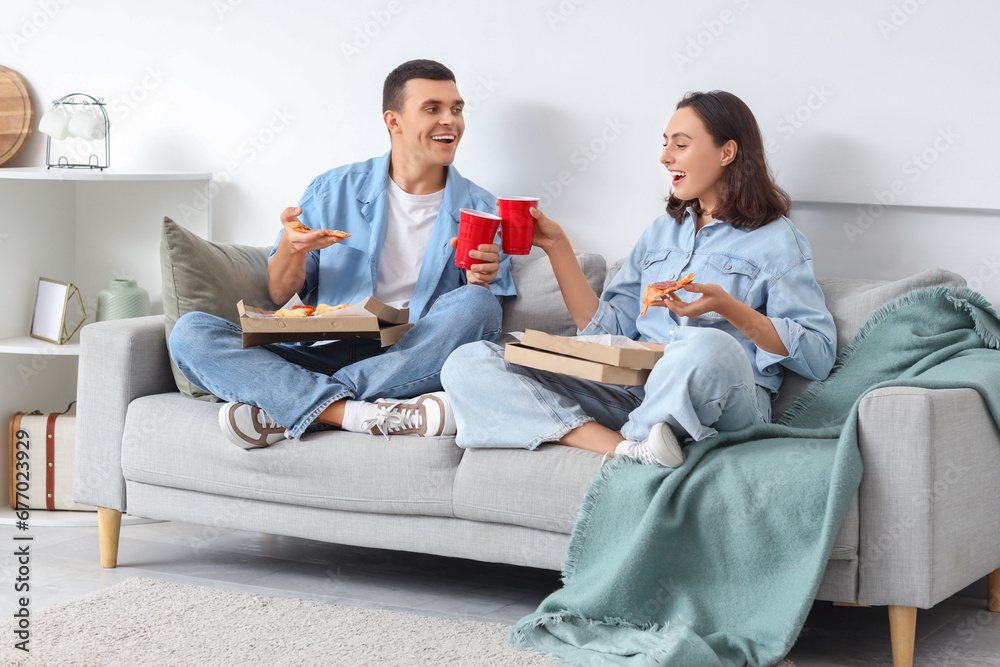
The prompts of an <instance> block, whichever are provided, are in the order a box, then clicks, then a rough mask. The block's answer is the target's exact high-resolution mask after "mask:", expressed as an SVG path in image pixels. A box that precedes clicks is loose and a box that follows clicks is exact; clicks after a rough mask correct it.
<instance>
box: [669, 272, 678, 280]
mask: <svg viewBox="0 0 1000 667" xmlns="http://www.w3.org/2000/svg"><path fill="white" fill-rule="evenodd" d="M675 275H676V274H673V273H671V274H670V275H669V276H667V277H668V278H670V280H673V279H674V276H675Z"/></svg>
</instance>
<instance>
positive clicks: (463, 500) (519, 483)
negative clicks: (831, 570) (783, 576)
mask: <svg viewBox="0 0 1000 667" xmlns="http://www.w3.org/2000/svg"><path fill="white" fill-rule="evenodd" d="M601 458H602V457H600V456H598V455H597V454H593V453H591V452H586V451H583V450H581V449H575V448H573V447H564V446H562V445H542V446H541V447H539V448H538V449H536V450H535V451H533V452H530V451H527V450H521V449H500V448H497V449H488V448H484V449H469V450H466V452H465V455H464V456H463V457H462V462H461V464H459V466H458V474H457V475H456V477H455V491H454V503H453V504H454V507H455V516H456V517H459V518H461V519H470V520H473V521H489V522H491V523H507V524H514V525H517V526H524V527H526V528H538V529H540V530H549V531H553V532H557V533H566V534H567V535H569V534H572V533H573V526H574V525H576V517H577V514H578V513H579V510H580V502H581V501H582V500H583V496H584V495H585V494H586V492H587V489H588V487H589V486H590V481H591V479H592V478H593V476H594V475H595V474H596V473H597V471H598V470H600V468H601ZM858 526H859V515H858V497H857V495H855V497H854V500H853V501H852V502H851V505H850V507H849V508H848V510H847V515H846V516H845V517H844V523H843V524H842V525H841V527H840V531H839V532H838V533H837V537H836V539H835V540H834V546H833V550H832V552H831V553H830V560H845V561H856V560H857V558H858V533H859V531H858ZM524 548H525V549H530V548H531V545H524Z"/></svg>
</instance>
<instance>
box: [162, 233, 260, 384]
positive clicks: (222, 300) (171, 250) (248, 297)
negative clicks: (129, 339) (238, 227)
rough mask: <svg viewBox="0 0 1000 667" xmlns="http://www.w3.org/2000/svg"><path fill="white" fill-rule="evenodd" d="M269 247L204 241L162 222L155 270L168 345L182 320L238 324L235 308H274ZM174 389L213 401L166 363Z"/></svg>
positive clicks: (176, 369)
mask: <svg viewBox="0 0 1000 667" xmlns="http://www.w3.org/2000/svg"><path fill="white" fill-rule="evenodd" d="M270 252H271V248H270V247H264V248H255V247H252V246H243V245H230V244H226V243H213V242H211V241H206V240H205V239H203V238H201V237H200V236H198V235H197V234H194V233H192V232H189V231H188V230H186V229H184V228H183V227H181V226H180V225H178V224H177V223H176V222H174V221H173V220H171V219H170V218H164V219H163V232H162V234H161V236H160V270H161V271H162V273H163V321H164V325H165V328H166V336H167V340H168V341H169V339H170V332H171V331H173V328H174V324H176V323H177V320H178V319H180V317H181V315H184V314H186V313H191V312H195V311H201V312H203V313H211V314H212V315H218V316H219V317H222V318H225V319H227V320H229V321H230V322H234V323H239V313H238V312H237V310H236V304H237V302H239V300H240V299H243V302H244V303H246V304H247V305H249V306H256V307H258V308H268V309H272V310H273V309H275V308H277V306H275V305H274V303H272V302H271V297H270V295H269V294H268V291H267V256H268V254H269V253H270ZM170 367H171V370H173V373H174V381H175V382H176V383H177V388H178V389H180V391H181V393H182V394H184V395H185V396H190V397H192V398H200V399H203V400H218V399H217V398H216V397H215V396H213V395H212V394H209V393H208V392H205V391H202V390H201V389H199V388H198V387H196V386H194V385H193V384H191V383H190V382H189V381H188V379H187V378H185V377H184V375H183V374H182V373H181V372H180V370H179V369H178V368H177V366H176V365H174V363H173V362H172V361H171V363H170Z"/></svg>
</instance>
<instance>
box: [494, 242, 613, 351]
mask: <svg viewBox="0 0 1000 667" xmlns="http://www.w3.org/2000/svg"><path fill="white" fill-rule="evenodd" d="M576 258H577V259H578V260H579V262H580V266H581V268H582V269H583V275H585V276H586V277H587V282H588V283H590V286H591V287H592V288H593V289H594V291H595V292H596V293H597V294H600V293H601V290H602V288H603V286H604V274H605V273H606V272H607V267H608V263H607V261H606V260H605V259H604V257H603V256H601V255H597V254H592V253H579V252H578V253H576ZM510 272H511V275H512V276H513V278H514V286H515V287H516V288H517V298H515V299H509V300H508V301H507V302H506V303H504V305H503V336H502V337H501V342H507V341H510V340H512V338H511V337H510V336H509V335H507V334H509V333H510V332H511V331H524V330H525V329H538V330H539V331H545V332H546V333H551V334H556V335H558V336H573V335H575V334H576V325H575V324H573V318H572V317H570V314H569V311H568V310H567V309H566V303H565V302H564V301H563V298H562V292H560V291H559V283H557V282H556V277H555V274H554V273H552V264H551V263H550V262H549V258H548V255H546V254H545V253H543V252H540V251H535V252H533V253H532V254H530V255H524V256H515V257H512V258H511V261H510Z"/></svg>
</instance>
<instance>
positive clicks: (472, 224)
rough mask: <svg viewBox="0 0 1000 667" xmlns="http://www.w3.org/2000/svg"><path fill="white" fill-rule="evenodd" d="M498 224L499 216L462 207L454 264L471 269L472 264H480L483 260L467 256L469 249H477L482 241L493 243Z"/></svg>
mask: <svg viewBox="0 0 1000 667" xmlns="http://www.w3.org/2000/svg"><path fill="white" fill-rule="evenodd" d="M499 226H500V218H499V216H496V215H493V214H492V213H485V212H483V211H473V210H472V209H469V208H463V209H462V212H461V215H460V216H459V223H458V247H457V248H455V266H457V267H458V268H460V269H471V268H472V265H473V264H482V263H483V260H481V259H474V258H472V257H469V251H470V250H479V246H480V245H482V244H484V243H493V240H494V239H495V238H496V235H497V227H499Z"/></svg>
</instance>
